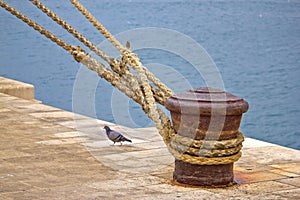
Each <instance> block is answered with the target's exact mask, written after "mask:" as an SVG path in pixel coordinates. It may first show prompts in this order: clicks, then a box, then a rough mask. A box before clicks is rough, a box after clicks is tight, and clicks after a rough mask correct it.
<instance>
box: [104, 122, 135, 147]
mask: <svg viewBox="0 0 300 200" xmlns="http://www.w3.org/2000/svg"><path fill="white" fill-rule="evenodd" d="M104 129H105V130H106V135H107V137H108V139H110V140H111V141H113V142H114V144H115V143H116V142H120V143H121V145H122V142H124V141H127V142H132V141H131V140H129V139H128V138H126V137H124V136H123V135H122V134H121V133H119V132H117V131H114V130H111V129H110V128H109V127H108V126H104Z"/></svg>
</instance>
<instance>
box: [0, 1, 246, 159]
mask: <svg viewBox="0 0 300 200" xmlns="http://www.w3.org/2000/svg"><path fill="white" fill-rule="evenodd" d="M30 1H31V2H32V3H33V4H34V5H36V6H37V7H38V8H39V9H41V10H42V11H43V12H44V13H46V14H47V15H48V16H49V17H50V18H51V19H52V20H54V21H55V22H57V23H58V24H59V25H61V26H62V27H63V28H64V29H66V30H67V31H68V32H69V33H71V34H72V35H73V36H74V37H76V38H77V39H78V40H79V41H80V42H82V43H83V44H84V45H85V46H87V47H88V48H89V49H90V50H91V51H93V52H95V53H96V54H97V55H99V56H100V57H101V58H102V59H103V60H104V61H105V62H107V63H108V64H109V66H110V67H111V69H109V68H107V67H105V65H104V64H103V63H101V62H99V61H98V60H96V59H94V58H92V57H91V56H90V55H88V54H87V53H86V52H85V51H84V50H83V49H81V48H80V47H77V48H76V47H74V46H72V45H70V44H68V43H66V42H64V41H63V40H62V39H60V38H59V37H57V36H56V35H54V34H53V33H51V32H50V31H48V30H46V29H45V28H44V27H42V26H40V25H39V24H38V23H36V22H34V21H33V20H31V19H30V18H28V17H27V16H25V15H23V14H21V13H20V12H18V11H17V10H15V9H14V8H12V7H11V6H9V5H8V4H6V3H5V2H4V1H3V0H0V5H1V7H3V8H4V9H6V10H7V11H9V12H10V13H11V14H13V15H14V16H16V17H17V18H19V19H21V20H22V21H24V22H25V23H26V24H28V25H29V26H31V27H32V28H33V29H35V30H37V31H38V32H39V33H41V34H42V35H44V36H45V37H47V38H49V39H50V40H51V41H53V42H54V43H56V44H57V45H58V46H60V47H62V48H63V49H65V50H66V51H68V52H69V53H70V54H71V55H72V56H73V58H74V59H75V60H76V61H78V62H81V63H82V64H83V65H85V66H86V67H87V68H88V69H90V70H93V71H95V72H96V73H97V74H98V75H99V76H100V77H101V78H104V79H105V80H106V81H108V82H110V83H111V84H112V85H113V86H115V87H116V88H118V89H119V90H120V91H121V92H123V93H124V94H126V95H127V96H128V97H129V98H131V99H133V100H134V101H135V102H137V103H138V104H140V105H141V107H142V109H143V111H144V112H145V113H146V114H147V116H148V117H149V118H150V119H151V120H152V121H153V122H154V123H155V126H156V128H157V130H158V132H159V134H160V135H161V136H162V138H163V140H164V142H165V144H166V145H167V147H168V149H169V151H170V152H171V153H172V155H173V156H174V157H175V158H176V159H179V160H182V161H184V162H188V163H191V164H199V165H219V164H228V163H232V162H235V161H237V160H238V159H239V158H240V156H241V152H240V149H241V147H242V141H243V140H244V138H243V135H242V133H239V134H238V137H237V138H235V139H232V140H223V141H217V142H216V141H211V142H209V141H199V140H193V139H191V138H185V137H182V136H179V135H177V134H176V133H175V131H174V129H173V127H172V124H171V121H170V119H169V118H168V116H167V115H166V113H164V112H163V111H162V110H161V109H160V108H159V107H157V105H156V102H158V103H160V104H161V105H164V102H165V100H166V99H167V98H168V97H170V96H171V95H172V94H173V92H172V90H171V89H169V88H168V87H167V86H166V85H165V84H163V83H162V82H161V81H160V80H159V79H157V78H156V77H155V76H154V75H153V74H152V73H151V72H150V71H149V70H148V69H147V68H146V67H144V66H143V65H142V63H141V62H140V59H139V58H138V56H137V55H136V54H135V53H133V52H131V51H130V49H129V48H125V47H123V46H122V44H121V43H120V42H119V41H117V40H116V39H115V38H114V37H113V35H111V33H110V32H109V31H108V30H106V29H105V27H104V26H103V25H102V24H101V23H100V22H98V21H97V19H96V18H95V17H93V16H92V14H91V13H89V12H88V11H87V10H86V9H85V8H84V7H83V5H81V4H80V3H79V2H78V1H77V0H70V1H71V3H72V4H74V5H75V7H76V8H77V9H78V10H79V11H80V12H81V13H82V14H83V15H84V16H85V17H86V18H87V19H88V20H89V21H90V22H91V23H92V24H93V25H94V26H95V27H96V28H97V29H98V30H99V31H100V33H101V34H102V35H104V37H105V38H107V40H108V41H110V42H111V43H112V44H113V45H114V46H115V47H116V48H117V49H118V50H119V51H120V54H121V60H118V59H115V58H110V57H109V56H108V55H107V54H105V53H104V52H103V51H102V50H101V49H99V48H98V47H96V45H94V44H93V43H92V42H91V41H89V40H88V39H87V38H86V37H84V36H83V35H82V34H80V33H79V32H78V31H77V30H75V29H74V28H73V27H72V26H71V25H69V24H68V23H67V22H65V21H64V20H62V19H61V18H60V17H59V16H57V15H56V14H55V13H54V12H52V11H51V10H50V9H48V8H47V7H46V6H44V5H43V4H42V3H40V2H39V1H38V0H30ZM129 66H131V67H132V69H133V70H135V71H136V72H137V75H135V74H134V73H132V72H131V71H130V69H129ZM151 83H153V84H154V85H155V86H156V87H157V88H155V87H153V86H152V85H151ZM204 142H205V144H207V143H208V144H209V145H208V146H207V145H205V146H206V147H209V148H210V149H209V150H210V151H208V150H207V149H202V147H203V143H204ZM206 151H208V152H206ZM202 152H206V153H205V156H202Z"/></svg>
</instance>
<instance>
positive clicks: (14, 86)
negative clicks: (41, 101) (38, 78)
mask: <svg viewBox="0 0 300 200" xmlns="http://www.w3.org/2000/svg"><path fill="white" fill-rule="evenodd" d="M0 92H1V93H4V94H8V95H11V96H15V97H20V98H22V99H34V86H33V85H31V84H28V83H23V82H20V81H16V80H12V79H8V78H4V77H2V76H0Z"/></svg>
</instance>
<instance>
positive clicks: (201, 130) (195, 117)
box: [166, 87, 248, 187]
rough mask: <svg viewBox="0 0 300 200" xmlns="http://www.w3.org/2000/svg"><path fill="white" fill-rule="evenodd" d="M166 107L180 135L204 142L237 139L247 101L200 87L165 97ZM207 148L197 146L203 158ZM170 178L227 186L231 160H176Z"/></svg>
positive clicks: (195, 183)
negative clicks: (198, 162) (215, 162)
mask: <svg viewBox="0 0 300 200" xmlns="http://www.w3.org/2000/svg"><path fill="white" fill-rule="evenodd" d="M166 108H167V109H168V110H169V111H170V112H171V117H172V122H173V126H174V129H175V131H176V133H177V134H178V135H179V136H183V137H185V138H191V139H193V140H196V141H197V140H200V141H204V143H203V145H205V141H209V142H210V143H211V142H214V141H221V142H222V141H223V140H226V141H228V140H231V139H235V138H237V137H238V134H239V127H240V122H241V119H242V114H243V113H245V112H247V110H248V103H247V102H246V101H244V100H243V99H242V98H240V97H237V96H234V95H232V94H230V93H227V92H224V91H221V90H218V89H213V88H208V87H203V88H197V89H194V90H189V91H187V92H184V93H180V94H175V95H173V96H172V97H170V98H168V99H167V101H166ZM201 150H202V151H201ZM209 151H210V150H205V151H203V149H202V147H200V148H199V152H200V155H199V156H202V157H206V155H208V154H206V153H208V152H209ZM238 151H239V150H238ZM201 152H202V153H201ZM221 159H222V158H221ZM173 178H174V181H176V182H178V183H182V184H188V185H196V186H206V187H226V186H230V185H232V184H233V179H234V177H233V163H229V164H220V165H215V164H214V165H207V164H204V165H202V164H191V163H188V162H184V161H182V160H178V159H175V170H174V174H173Z"/></svg>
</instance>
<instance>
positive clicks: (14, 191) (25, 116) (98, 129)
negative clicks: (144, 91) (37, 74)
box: [0, 93, 300, 200]
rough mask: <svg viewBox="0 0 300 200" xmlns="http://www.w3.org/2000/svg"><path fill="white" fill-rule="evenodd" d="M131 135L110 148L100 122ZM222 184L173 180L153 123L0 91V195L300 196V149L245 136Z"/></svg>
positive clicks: (167, 156)
mask: <svg viewBox="0 0 300 200" xmlns="http://www.w3.org/2000/svg"><path fill="white" fill-rule="evenodd" d="M104 125H109V126H111V128H113V129H116V130H118V131H121V132H122V133H124V135H126V136H127V137H129V138H131V139H132V140H133V143H132V144H131V143H124V144H123V145H122V146H121V145H115V146H113V145H112V143H111V142H109V141H108V140H107V138H106V135H105V133H104V129H103V126H104ZM242 151H243V156H242V158H241V159H240V160H239V161H238V162H237V163H236V164H235V180H236V182H237V183H238V184H237V185H235V186H233V187H230V188H225V189H208V188H196V187H183V186H178V185H174V184H172V181H171V180H172V172H173V168H174V164H173V163H174V158H173V157H172V156H171V155H170V154H169V153H168V151H167V150H166V147H165V145H164V143H163V142H162V140H161V138H160V136H159V135H158V133H157V131H156V130H155V129H154V128H145V129H130V128H127V127H122V126H117V125H114V124H111V123H108V122H104V121H101V120H96V119H92V118H88V117H84V116H80V115H76V114H74V113H71V112H67V111H63V110H60V109H58V108H54V107H51V106H47V105H43V104H40V103H37V102H35V101H30V100H25V99H21V98H18V97H13V96H9V95H6V94H3V93H0V199H3V200H8V199H22V200H23V199H135V200H136V199H300V189H299V187H300V151H298V150H294V149H290V148H285V147H282V146H277V145H274V144H270V143H266V142H262V141H258V140H255V139H251V138H247V139H246V141H245V142H244V148H243V150H242Z"/></svg>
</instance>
